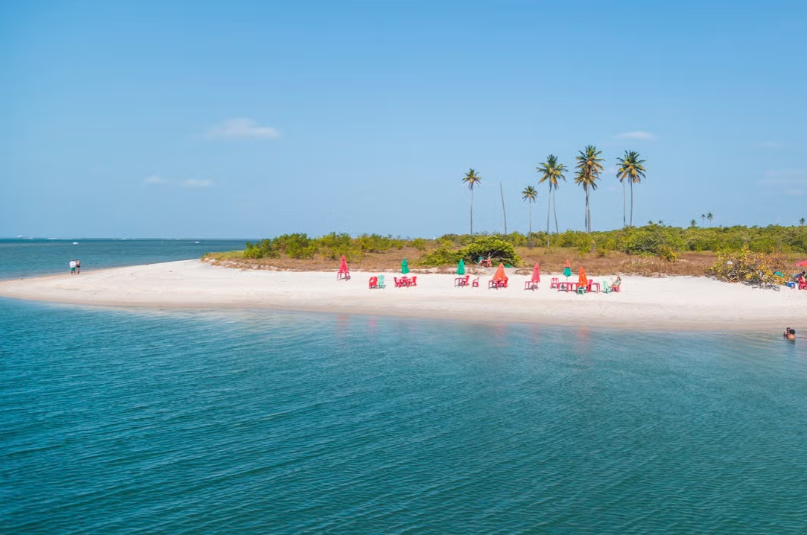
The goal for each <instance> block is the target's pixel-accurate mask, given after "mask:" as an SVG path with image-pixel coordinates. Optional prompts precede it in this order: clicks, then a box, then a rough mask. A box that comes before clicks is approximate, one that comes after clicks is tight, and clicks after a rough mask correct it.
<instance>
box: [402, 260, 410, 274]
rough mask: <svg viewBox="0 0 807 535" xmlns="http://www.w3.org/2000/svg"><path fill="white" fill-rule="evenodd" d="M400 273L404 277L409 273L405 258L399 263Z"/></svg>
mask: <svg viewBox="0 0 807 535" xmlns="http://www.w3.org/2000/svg"><path fill="white" fill-rule="evenodd" d="M401 273H403V274H404V275H406V274H407V273H409V264H407V263H406V258H404V259H403V262H401Z"/></svg>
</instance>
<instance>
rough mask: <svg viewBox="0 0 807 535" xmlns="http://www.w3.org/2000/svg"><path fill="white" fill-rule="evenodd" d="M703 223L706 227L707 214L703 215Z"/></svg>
mask: <svg viewBox="0 0 807 535" xmlns="http://www.w3.org/2000/svg"><path fill="white" fill-rule="evenodd" d="M701 221H703V224H704V225H705V224H706V214H701Z"/></svg>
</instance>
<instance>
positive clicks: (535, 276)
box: [532, 262, 541, 282]
mask: <svg viewBox="0 0 807 535" xmlns="http://www.w3.org/2000/svg"><path fill="white" fill-rule="evenodd" d="M532 280H533V282H541V267H540V266H539V265H538V262H536V263H535V268H534V269H533V270H532Z"/></svg>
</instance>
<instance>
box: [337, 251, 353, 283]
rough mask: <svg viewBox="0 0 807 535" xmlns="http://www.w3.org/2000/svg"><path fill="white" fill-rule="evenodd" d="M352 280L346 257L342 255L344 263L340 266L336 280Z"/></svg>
mask: <svg viewBox="0 0 807 535" xmlns="http://www.w3.org/2000/svg"><path fill="white" fill-rule="evenodd" d="M349 278H350V271H348V269H347V260H345V255H342V262H341V263H340V264H339V273H337V274H336V279H337V280H339V279H345V280H347V279H349Z"/></svg>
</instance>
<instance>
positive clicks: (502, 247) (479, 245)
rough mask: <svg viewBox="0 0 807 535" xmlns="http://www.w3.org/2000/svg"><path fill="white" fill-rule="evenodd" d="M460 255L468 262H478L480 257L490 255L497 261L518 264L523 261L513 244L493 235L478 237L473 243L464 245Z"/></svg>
mask: <svg viewBox="0 0 807 535" xmlns="http://www.w3.org/2000/svg"><path fill="white" fill-rule="evenodd" d="M460 255H461V256H462V258H464V259H465V261H466V262H472V263H474V264H475V263H476V262H477V261H478V260H479V257H480V256H481V257H483V258H488V257H490V258H491V259H492V260H494V261H495V262H503V263H505V264H511V265H513V266H517V265H519V264H520V263H521V258H519V256H518V255H517V254H516V249H515V247H513V245H512V244H510V243H507V242H506V241H504V240H500V239H498V238H495V237H493V236H485V237H482V238H477V239H476V240H475V241H474V242H473V243H471V244H469V245H467V246H466V247H463V248H462V249H461V250H460Z"/></svg>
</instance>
